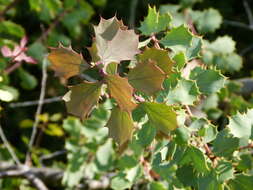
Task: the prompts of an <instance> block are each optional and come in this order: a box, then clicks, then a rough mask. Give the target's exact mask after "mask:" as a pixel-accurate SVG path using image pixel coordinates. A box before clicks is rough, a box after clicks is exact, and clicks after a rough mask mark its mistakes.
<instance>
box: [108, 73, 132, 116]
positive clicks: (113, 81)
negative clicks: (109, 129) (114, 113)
mask: <svg viewBox="0 0 253 190" xmlns="http://www.w3.org/2000/svg"><path fill="white" fill-rule="evenodd" d="M105 81H106V83H107V85H108V89H109V92H110V95H111V97H113V98H114V99H115V100H116V101H117V103H118V105H119V107H120V108H121V109H122V110H124V111H128V112H131V111H132V110H133V109H134V108H135V107H136V104H135V103H133V102H132V100H131V99H132V94H133V87H132V86H131V85H130V84H129V83H128V80H127V79H126V78H122V77H120V76H119V75H107V76H106V77H105Z"/></svg>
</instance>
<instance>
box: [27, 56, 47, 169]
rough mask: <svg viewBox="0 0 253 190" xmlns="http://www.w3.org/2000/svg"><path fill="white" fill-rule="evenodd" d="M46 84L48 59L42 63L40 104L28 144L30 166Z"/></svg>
mask: <svg viewBox="0 0 253 190" xmlns="http://www.w3.org/2000/svg"><path fill="white" fill-rule="evenodd" d="M46 82H47V61H46V59H44V61H43V63H42V80H41V90H40V98H39V104H38V107H37V110H36V114H35V121H34V124H33V129H32V135H31V138H30V141H29V144H28V151H27V154H26V164H28V161H29V159H30V152H31V150H32V146H33V144H34V141H35V137H36V133H37V127H38V124H39V115H40V114H41V111H42V106H43V103H44V98H45V91H46Z"/></svg>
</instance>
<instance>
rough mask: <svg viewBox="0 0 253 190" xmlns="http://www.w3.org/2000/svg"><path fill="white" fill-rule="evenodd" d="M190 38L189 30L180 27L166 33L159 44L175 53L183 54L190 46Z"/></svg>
mask: <svg viewBox="0 0 253 190" xmlns="http://www.w3.org/2000/svg"><path fill="white" fill-rule="evenodd" d="M192 37H193V35H192V34H191V33H190V31H189V29H188V28H186V27H185V26H183V25H181V26H179V27H176V28H173V29H172V30H171V31H169V32H167V34H166V35H165V37H164V38H162V39H161V43H162V44H163V45H164V46H165V47H167V48H170V49H171V50H172V51H174V52H176V53H177V52H180V51H183V52H185V51H186V49H187V48H188V47H190V46H191V43H192Z"/></svg>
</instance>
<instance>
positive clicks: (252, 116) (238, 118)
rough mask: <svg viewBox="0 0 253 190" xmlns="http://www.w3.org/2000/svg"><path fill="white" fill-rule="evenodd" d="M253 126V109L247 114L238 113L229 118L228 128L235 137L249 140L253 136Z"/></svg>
mask: <svg viewBox="0 0 253 190" xmlns="http://www.w3.org/2000/svg"><path fill="white" fill-rule="evenodd" d="M252 126H253V109H250V110H248V112H247V113H245V114H241V113H237V114H235V115H233V116H231V117H230V118H229V124H228V128H229V129H230V131H231V133H232V134H233V135H234V136H235V137H238V138H246V139H249V138H250V137H251V135H252V134H251V133H252Z"/></svg>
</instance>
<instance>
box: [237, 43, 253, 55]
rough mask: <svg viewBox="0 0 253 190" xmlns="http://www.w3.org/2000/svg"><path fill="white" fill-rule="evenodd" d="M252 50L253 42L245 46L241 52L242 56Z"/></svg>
mask: <svg viewBox="0 0 253 190" xmlns="http://www.w3.org/2000/svg"><path fill="white" fill-rule="evenodd" d="M251 50H253V44H251V45H250V46H248V47H246V48H244V49H243V50H242V51H241V52H240V53H239V54H240V55H241V56H243V55H245V54H246V53H248V52H250V51H251Z"/></svg>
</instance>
